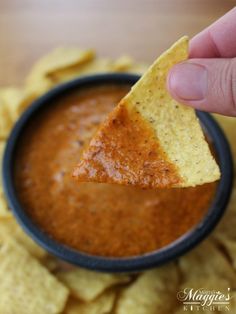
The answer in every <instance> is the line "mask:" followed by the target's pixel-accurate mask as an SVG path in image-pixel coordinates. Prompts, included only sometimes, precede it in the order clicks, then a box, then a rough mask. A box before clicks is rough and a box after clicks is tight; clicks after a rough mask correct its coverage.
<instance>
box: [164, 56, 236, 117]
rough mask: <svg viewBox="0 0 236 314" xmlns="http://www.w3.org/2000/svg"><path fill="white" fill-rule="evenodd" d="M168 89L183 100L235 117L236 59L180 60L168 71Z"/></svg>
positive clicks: (207, 109)
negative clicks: (180, 61) (181, 61)
mask: <svg viewBox="0 0 236 314" xmlns="http://www.w3.org/2000/svg"><path fill="white" fill-rule="evenodd" d="M167 88H168V90H169V92H170V94H171V95H172V97H173V98H175V99H176V100H177V101H178V102H180V103H183V104H186V105H189V106H191V107H194V108H196V109H200V110H203V111H210V112H216V113H221V114H223V115H229V116H236V58H234V59H190V60H188V61H186V62H183V63H179V64H177V65H175V66H174V67H173V68H172V69H171V70H170V72H169V75H168V79H167Z"/></svg>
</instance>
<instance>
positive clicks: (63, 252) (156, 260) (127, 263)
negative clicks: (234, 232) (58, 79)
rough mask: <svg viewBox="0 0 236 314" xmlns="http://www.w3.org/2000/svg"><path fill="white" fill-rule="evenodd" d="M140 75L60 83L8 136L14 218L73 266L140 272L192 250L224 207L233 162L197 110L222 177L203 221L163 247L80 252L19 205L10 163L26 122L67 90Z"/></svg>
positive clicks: (7, 181) (7, 177) (7, 185)
mask: <svg viewBox="0 0 236 314" xmlns="http://www.w3.org/2000/svg"><path fill="white" fill-rule="evenodd" d="M138 79H139V76H137V75H130V74H102V75H92V76H87V77H83V78H79V79H76V80H73V81H70V82H68V83H65V84H62V85H60V86H58V87H56V88H55V89H53V90H51V91H49V92H48V93H46V94H45V95H44V96H42V97H41V98H39V99H38V100H36V101H35V102H34V103H33V104H32V105H31V106H30V107H29V108H28V109H27V110H26V111H25V112H24V114H23V115H22V116H21V117H20V119H19V120H18V122H17V123H16V125H15V127H14V128H13V130H12V132H11V135H10V137H9V139H8V142H7V145H6V149H5V153H4V158H3V185H4V191H5V194H6V197H7V200H8V203H9V206H10V208H11V209H12V211H13V213H14V215H15V217H16V219H17V220H18V222H19V223H20V225H21V226H22V227H23V229H24V230H25V231H26V232H27V233H28V234H29V236H31V237H32V238H33V239H34V240H35V241H36V242H37V243H38V244H39V245H41V246H42V247H43V248H44V249H46V250H47V251H48V252H50V253H51V254H53V255H55V256H57V257H59V258H61V259H63V260H65V261H67V262H70V263H73V264H76V265H79V266H82V267H86V268H90V269H93V270H98V271H109V272H126V271H140V270H144V269H147V268H150V267H154V266H158V265H161V264H163V263H166V262H168V261H171V260H173V259H176V258H177V257H179V256H180V255H182V254H184V253H185V252H187V251H189V250H190V249H192V248H193V247H194V246H195V245H196V244H198V243H199V242H200V241H201V240H203V239H204V238H206V236H207V235H208V234H209V233H210V232H211V231H212V230H213V228H214V227H215V226H216V224H217V222H218V221H219V220H220V218H221V216H222V215H223V213H224V210H225V209H226V206H227V203H228V200H229V197H230V194H231V189H232V180H233V164H232V156H231V152H230V148H229V144H228V142H227V140H226V138H225V136H224V134H223V132H222V130H221V129H220V127H219V126H218V124H217V123H216V122H215V120H214V119H213V118H212V117H211V116H210V115H209V114H207V113H204V112H198V113H197V114H198V117H199V119H200V121H201V123H202V125H203V128H204V129H205V131H206V132H207V134H208V135H209V137H210V138H211V139H212V141H213V147H214V149H215V152H216V156H217V160H218V163H219V166H220V169H221V173H222V176H221V179H220V181H219V184H218V186H217V191H216V194H215V197H214V199H213V202H212V204H211V206H210V208H209V210H208V212H207V214H206V215H205V216H204V218H203V219H202V221H200V222H199V223H198V225H196V226H195V227H194V228H193V229H191V230H190V231H189V232H187V233H185V234H184V235H183V236H182V237H180V238H179V239H177V240H176V241H174V242H172V243H171V244H169V245H168V246H166V247H163V248H161V249H159V250H156V251H154V252H151V253H147V254H145V255H141V256H135V257H128V258H107V257H99V256H93V255H89V254H85V253H82V252H80V251H77V250H74V249H72V248H70V247H67V246H65V245H63V244H61V243H58V242H57V241H55V240H53V239H52V238H51V237H50V236H49V235H47V234H45V233H44V232H42V230H40V228H39V227H38V226H37V225H35V224H34V222H33V221H32V220H31V219H30V217H29V216H28V215H27V214H26V212H25V211H24V208H23V207H22V206H21V204H20V202H19V200H18V198H17V194H16V191H15V187H14V180H13V168H14V167H13V164H14V156H15V149H16V145H17V141H18V139H19V137H20V135H21V133H22V130H23V129H24V127H25V125H26V124H27V122H28V121H29V120H30V119H31V118H32V117H33V116H34V115H35V114H36V113H37V112H38V111H39V110H40V109H41V108H43V107H45V106H47V105H48V104H50V103H51V102H53V101H54V100H55V99H56V98H58V97H61V96H62V95H65V94H66V93H70V92H71V91H72V90H76V89H80V88H84V87H87V86H94V85H98V84H111V83H112V84H114V83H115V84H124V83H125V84H130V85H133V84H134V83H135V82H136V81H137V80H138Z"/></svg>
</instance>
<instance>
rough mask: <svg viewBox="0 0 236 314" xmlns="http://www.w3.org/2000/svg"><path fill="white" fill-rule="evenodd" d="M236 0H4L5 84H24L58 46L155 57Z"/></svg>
mask: <svg viewBox="0 0 236 314" xmlns="http://www.w3.org/2000/svg"><path fill="white" fill-rule="evenodd" d="M234 5H235V0H224V1H223V0H119V1H117V0H1V1H0V86H3V85H9V84H11V85H14V84H21V83H22V82H23V80H24V77H25V75H26V74H27V72H28V70H29V69H30V67H31V65H32V64H33V62H34V61H35V60H36V59H37V58H39V57H40V56H41V55H42V54H44V53H46V52H47V51H49V50H50V49H52V48H54V47H57V46H65V45H68V46H73V45H76V46H81V47H93V48H95V49H96V50H97V51H98V53H99V55H103V56H111V57H117V56H119V55H121V54H124V53H126V54H130V55H132V56H134V57H135V58H137V59H138V60H140V61H148V62H151V61H152V60H153V59H154V58H155V57H156V56H157V55H158V54H160V52H161V51H163V50H164V49H165V48H167V47H168V46H169V45H170V44H171V43H172V42H173V41H175V40H176V39H177V38H178V37H180V36H181V35H183V34H188V35H190V36H193V35H194V34H196V33H197V32H199V31H201V30H202V29H203V28H205V27H206V26H207V25H209V24H210V23H212V22H213V21H214V20H216V19H217V18H218V17H220V16H221V15H223V14H224V13H225V12H227V11H228V10H230V9H231V8H232V7H233V6H234Z"/></svg>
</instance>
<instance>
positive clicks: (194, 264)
mask: <svg viewBox="0 0 236 314" xmlns="http://www.w3.org/2000/svg"><path fill="white" fill-rule="evenodd" d="M179 266H180V269H181V272H182V276H183V285H185V282H190V281H191V282H193V283H194V282H196V284H197V282H204V281H205V282H207V281H208V279H209V280H212V278H213V280H214V278H217V279H218V280H224V281H227V282H228V284H229V286H230V287H232V288H236V273H235V271H234V269H233V267H232V266H231V265H230V263H229V261H228V260H227V259H226V257H225V256H224V255H223V253H222V252H221V251H220V250H219V249H218V247H217V246H216V245H215V244H214V242H212V241H210V240H205V241H204V242H203V243H202V244H201V245H199V246H198V247H197V248H195V249H194V250H193V251H191V252H190V253H188V254H186V255H185V256H183V257H182V258H180V260H179Z"/></svg>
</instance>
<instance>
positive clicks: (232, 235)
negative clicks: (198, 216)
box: [213, 187, 236, 242]
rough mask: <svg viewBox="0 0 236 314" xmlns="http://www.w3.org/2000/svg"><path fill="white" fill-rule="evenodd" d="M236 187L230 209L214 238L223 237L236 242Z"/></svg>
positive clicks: (217, 228)
mask: <svg viewBox="0 0 236 314" xmlns="http://www.w3.org/2000/svg"><path fill="white" fill-rule="evenodd" d="M235 226H236V187H234V188H233V191H232V195H231V199H230V202H229V205H228V208H227V210H226V212H225V214H224V216H223V218H222V220H221V221H220V222H219V224H218V226H217V227H216V229H215V230H214V233H213V238H216V239H220V238H221V237H222V236H223V237H227V238H228V239H231V240H234V241H235V242H236V231H235Z"/></svg>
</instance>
